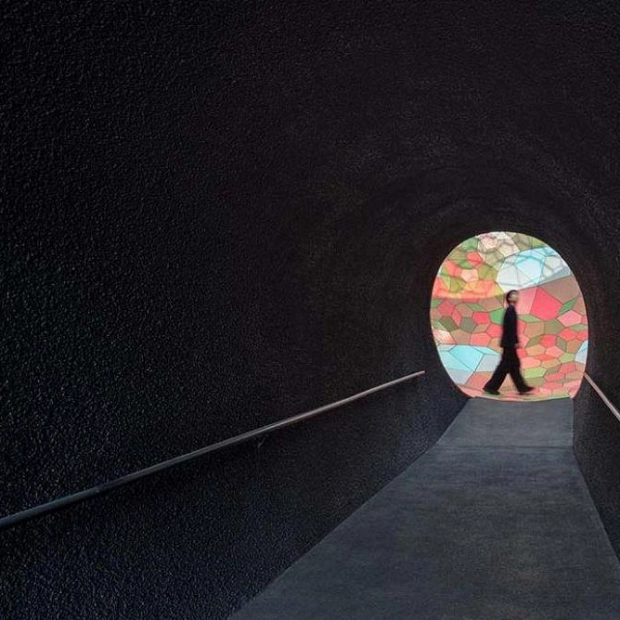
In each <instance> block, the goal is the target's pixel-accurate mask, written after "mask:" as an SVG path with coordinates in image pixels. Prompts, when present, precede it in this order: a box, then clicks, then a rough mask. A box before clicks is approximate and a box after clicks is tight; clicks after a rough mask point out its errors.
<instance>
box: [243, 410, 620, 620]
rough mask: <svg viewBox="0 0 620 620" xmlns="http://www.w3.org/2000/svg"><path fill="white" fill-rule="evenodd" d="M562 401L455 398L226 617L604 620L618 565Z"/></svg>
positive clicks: (609, 613)
mask: <svg viewBox="0 0 620 620" xmlns="http://www.w3.org/2000/svg"><path fill="white" fill-rule="evenodd" d="M572 406H573V405H572V401H571V400H570V399H557V400H549V401H535V402H521V403H519V402H498V401H495V400H493V399H484V398H476V399H472V400H470V401H468V403H467V405H466V406H465V407H464V408H463V410H462V412H461V413H460V414H459V416H458V417H457V418H456V420H455V421H454V423H453V424H452V425H451V426H450V428H449V429H448V430H447V431H446V433H445V434H444V435H443V437H442V438H441V440H440V441H439V442H438V443H437V444H436V445H435V446H434V447H433V448H432V449H431V450H429V451H428V452H427V453H426V454H424V455H423V456H422V457H420V458H419V459H418V460H417V461H416V462H415V463H414V464H413V465H412V466H411V467H409V468H408V469H407V470H406V471H405V472H403V473H402V474H401V475H400V476H398V477H397V478H396V479H395V480H394V481H392V482H391V483H390V484H388V485H387V486H386V487H385V488H384V489H383V490H382V491H380V492H379V493H378V494H377V495H375V496H374V497H373V498H372V499H370V500H369V501H368V502H366V503H365V504H364V505H363V506H362V507H361V508H360V509H359V510H357V511H356V512H355V513H354V514H353V515H351V517H349V518H348V519H347V520H346V521H344V522H343V523H342V524H340V525H339V526H338V527H337V528H336V529H335V530H334V531H333V532H331V533H330V534H329V535H328V536H327V537H326V538H324V539H323V540H322V541H321V542H320V543H319V544H318V545H316V546H315V547H314V548H313V549H312V550H311V551H310V552H309V553H307V554H306V555H305V556H303V557H302V558H301V559H300V560H299V561H297V562H296V563H295V564H294V565H293V566H292V567H291V568H289V569H288V570H287V571H286V572H284V573H283V574H282V575H281V576H280V577H279V578H277V579H276V580H275V581H274V582H273V583H272V584H271V585H270V586H269V587H268V588H267V589H266V590H265V591H263V592H262V593H261V594H260V595H259V596H258V597H257V598H255V599H254V600H253V601H251V602H250V603H249V604H248V605H247V606H246V607H244V608H243V609H242V610H241V611H240V612H239V613H237V614H236V615H235V616H234V618H235V620H246V619H247V620H261V619H265V620H267V619H269V620H272V619H276V618H281V619H283V620H284V619H286V620H306V619H307V620H310V619H313V620H319V619H345V618H346V619H351V620H353V619H355V620H363V619H385V620H392V619H400V618H412V619H426V618H427V619H429V620H430V619H433V620H438V619H446V620H447V619H472V620H473V619H476V620H477V619H487V618H488V619H498V620H504V619H513V618H514V619H515V620H517V619H518V620H525V619H530V618H531V619H537V618H540V619H556V618H557V619H558V620H560V619H561V620H569V619H570V620H572V619H584V620H594V619H603V618H605V619H607V618H608V619H610V620H611V619H615V620H617V619H618V618H620V565H619V563H618V560H617V558H616V556H615V554H614V552H613V550H612V548H611V545H610V544H609V541H608V540H607V537H606V534H605V531H604V529H603V526H602V524H601V522H600V520H599V518H598V514H597V512H596V509H595V507H594V505H593V504H592V501H591V499H590V496H589V494H588V491H587V488H586V486H585V483H584V481H583V479H582V476H581V474H580V472H579V469H578V466H577V463H576V461H575V458H574V456H573V452H572V447H571V441H572Z"/></svg>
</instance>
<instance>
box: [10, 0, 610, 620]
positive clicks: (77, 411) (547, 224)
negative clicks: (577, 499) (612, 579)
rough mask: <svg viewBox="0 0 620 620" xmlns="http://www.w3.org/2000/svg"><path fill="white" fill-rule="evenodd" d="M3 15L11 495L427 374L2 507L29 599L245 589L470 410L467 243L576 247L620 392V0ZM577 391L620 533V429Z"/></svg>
mask: <svg viewBox="0 0 620 620" xmlns="http://www.w3.org/2000/svg"><path fill="white" fill-rule="evenodd" d="M465 5H467V6H465ZM1 10H2V25H3V28H2V43H3V49H5V50H6V52H5V53H4V54H3V62H2V65H1V69H0V70H1V71H2V74H1V78H2V81H1V84H2V90H3V92H2V97H1V98H0V106H2V107H1V109H2V132H3V140H2V145H3V161H2V184H3V188H4V190H5V191H4V192H3V194H4V196H5V198H4V199H3V200H2V202H0V209H1V214H2V223H3V225H2V236H3V242H2V244H1V246H0V248H1V250H0V251H1V252H2V272H1V277H2V296H1V300H2V301H1V303H2V313H1V317H0V320H1V321H2V326H1V327H2V328H1V330H0V347H1V348H0V352H1V355H2V366H1V369H0V372H1V373H2V376H1V381H0V386H1V390H2V393H1V397H2V400H1V407H2V409H1V417H0V425H1V426H0V431H1V436H2V443H1V445H0V454H1V458H0V463H1V464H2V469H1V476H2V493H1V496H0V508H1V514H8V513H10V512H13V511H16V510H19V509H21V508H24V507H28V506H31V505H35V504H37V503H39V502H43V501H46V500H48V499H51V498H53V497H56V496H58V495H61V494H64V493H67V492H72V491H76V490H79V489H81V488H83V487H85V486H90V485H93V484H95V483H97V482H100V481H102V480H108V479H110V478H113V477H116V476H118V475H122V474H124V473H127V472H129V471H132V470H134V469H136V468H139V467H143V466H147V465H150V464H152V463H155V462H157V461H159V460H161V459H164V458H168V457H171V456H175V455H177V454H180V453H182V452H186V451H189V450H192V449H195V448H198V447H200V446H203V445H205V444H207V443H210V442H212V441H216V440H219V439H222V438H225V437H228V436H231V435H233V434H236V433H238V432H242V431H245V430H249V429H251V428H254V427H256V426H259V425H262V424H265V423H268V422H271V421H274V420H277V419H280V418H283V417H286V416H288V415H292V414H294V413H297V412H300V411H303V410H305V409H308V408H311V407H314V406H318V405H321V404H324V403H327V402H330V401H332V400H336V399H338V398H341V397H344V396H347V395H349V394H352V393H354V392H357V391H359V390H362V389H365V388H367V387H371V386H373V385H376V384H378V383H382V382H383V381H386V380H389V379H392V378H395V377H397V376H400V375H402V374H405V373H407V372H413V371H416V370H419V369H426V370H427V375H426V377H425V378H423V379H421V380H419V381H417V382H415V383H411V384H407V385H402V386H399V387H397V388H394V389H393V390H390V391H389V392H385V393H382V394H378V395H375V396H373V397H371V398H369V399H368V400H366V401H362V402H360V403H357V404H355V405H352V406H350V407H347V408H345V409H343V410H341V411H339V412H336V413H334V414H332V415H327V416H325V417H323V418H320V419H316V420H314V421H312V422H308V423H307V424H304V425H302V426H298V427H295V428H292V429H290V430H287V431H283V432H281V433H279V434H277V435H274V436H271V437H269V438H268V439H267V440H266V441H265V443H264V444H262V445H258V444H257V445H248V446H244V447H240V448H237V449H235V450H232V451H230V452H228V453H226V454H221V455H218V456H214V457H211V458H205V459H203V460H202V461H201V462H199V463H195V464H192V465H187V466H183V467H180V468H178V469H176V470H174V471H171V472H169V473H166V474H162V475H159V476H156V477H153V478H151V479H149V480H148V481H144V482H141V483H138V484H136V485H133V486H131V487H127V488H125V489H124V490H122V491H119V492H117V493H113V494H110V495H107V496H105V497H102V498H100V499H98V500H95V501H92V502H89V503H85V504H82V505H80V506H77V507H75V508H72V509H70V510H67V511H64V512H62V513H58V514H56V515H53V516H50V517H46V518H43V519H39V520H36V521H32V522H29V523H27V524H25V525H22V526H19V527H16V528H14V529H11V530H7V531H4V532H0V556H1V557H2V563H1V566H2V569H1V571H0V616H1V617H3V618H4V617H6V618H16V619H17V618H18V619H20V620H22V619H26V618H46V619H47V618H63V619H65V618H93V617H96V618H127V619H132V620H134V619H137V618H149V619H152V618H204V617H209V618H220V617H225V616H226V615H227V614H228V613H229V612H231V611H232V610H233V609H235V608H237V607H239V606H241V605H242V604H243V602H244V601H246V600H247V599H248V598H249V597H251V596H252V595H253V594H254V593H255V592H256V591H258V590H259V589H260V588H261V587H262V586H264V585H265V584H266V583H267V582H268V581H270V580H271V579H272V578H273V577H274V576H275V575H276V574H277V573H278V572H279V571H280V570H282V569H283V568H285V567H286V566H287V565H289V564H290V563H291V562H292V561H293V560H294V559H296V557H298V556H299V555H300V554H301V553H303V552H304V551H305V550H307V549H308V548H309V547H310V546H311V545H312V544H314V543H315V542H316V541H317V540H319V539H320V538H321V537H322V536H323V535H325V534H326V533H327V532H328V531H329V530H330V529H331V528H332V527H333V526H334V525H336V524H337V523H338V522H339V521H340V520H342V519H343V518H344V517H346V516H347V515H348V514H349V513H350V512H351V511H352V510H353V509H354V508H355V507H357V506H358V505H359V504H360V503H361V502H363V501H364V500H365V499H367V498H368V497H370V496H371V495H372V494H373V493H374V492H376V491H377V490H378V489H379V488H380V487H381V486H382V485H383V484H385V482H387V481H388V480H389V479H391V478H392V477H393V476H394V475H395V474H396V473H398V472H399V471H401V470H402V469H403V468H404V467H405V466H406V465H407V464H408V463H410V462H411V461H412V460H413V459H414V458H415V457H416V456H417V455H419V454H420V453H421V452H422V451H423V450H424V449H426V448H427V447H428V446H429V445H430V444H431V443H432V442H433V441H434V440H435V439H436V438H437V437H438V436H439V434H440V433H441V432H442V430H443V429H444V428H445V426H446V425H447V424H448V423H449V422H450V421H451V420H452V418H453V417H454V415H455V414H456V413H457V411H458V409H459V408H460V406H461V405H462V403H463V400H464V399H463V396H462V395H461V394H459V393H458V392H457V391H456V390H455V388H454V387H453V386H452V384H451V383H450V381H449V379H448V377H447V375H446V374H445V372H444V371H443V369H442V368H441V367H440V364H439V360H438V357H437V353H436V351H435V348H434V345H433V342H432V338H431V333H430V326H429V319H428V304H429V297H430V291H431V285H432V280H433V276H434V274H435V273H436V270H437V268H438V267H439V265H440V263H441V261H442V260H443V258H444V257H445V256H446V255H447V253H448V252H449V251H450V249H451V248H452V247H453V246H454V245H456V244H457V243H458V242H459V241H461V240H462V239H464V238H466V237H467V236H470V235H473V234H476V233H479V232H483V231H486V230H492V229H505V230H517V231H521V232H525V233H530V234H533V235H535V236H537V237H539V238H541V239H543V240H545V241H547V242H548V243H550V244H551V245H552V246H553V247H554V248H556V249H557V250H558V251H559V252H560V253H561V254H562V255H563V256H564V257H565V258H566V260H567V261H568V262H569V264H570V266H571V268H572V270H573V272H574V273H575V275H576V277H577V278H578V281H579V284H580V286H581V289H582V292H583V294H584V297H585V301H586V304H587V309H588V317H589V320H590V336H591V345H590V358H589V360H588V371H589V372H590V373H591V374H592V375H593V376H594V378H595V379H596V380H598V381H599V382H600V383H601V385H602V386H603V387H604V389H606V390H607V391H608V393H609V395H610V397H611V398H612V399H613V400H615V402H620V389H619V388H618V381H617V376H618V369H619V368H620V352H619V347H618V344H619V340H620V336H619V335H618V332H617V330H616V329H615V320H616V316H617V310H618V302H617V299H618V298H619V295H620V281H619V279H618V271H619V268H620V249H619V244H618V240H617V236H618V234H619V233H620V212H619V211H618V198H619V194H620V183H619V180H620V174H619V172H620V170H619V168H620V164H619V162H620V159H619V155H620V153H619V148H618V147H619V142H618V129H617V126H616V125H617V111H618V109H619V104H620V95H619V94H618V91H617V84H618V78H619V77H620V76H619V73H620V69H619V65H618V61H619V60H620V49H619V44H618V38H617V28H618V25H619V22H620V12H619V9H618V8H617V6H616V3H614V2H608V3H578V2H572V3H571V2H565V1H563V2H549V3H545V6H539V7H535V6H534V5H531V4H530V3H514V2H509V1H508V0H506V1H500V2H475V3H453V2H426V3H421V2H419V3H418V2H396V1H395V0H382V1H381V2H364V3H359V2H352V1H351V2H333V3H329V4H325V5H321V6H319V5H315V4H311V3H286V2H279V3H278V2H272V3H254V2H247V1H246V2H236V3H235V2H227V3H223V2H219V3H216V2H211V3H200V2H190V1H186V2H146V1H134V2H105V3H99V2H91V1H82V2H74V3H69V2H67V3H62V7H61V6H60V5H58V6H53V5H52V4H51V3H42V4H40V5H35V4H34V3H31V2H26V1H25V0H23V1H13V2H6V3H4V4H3V5H2V9H1ZM577 402H578V406H577V418H576V422H577V424H576V429H577V437H576V447H577V452H578V456H579V458H580V461H581V463H582V466H583V468H584V472H585V473H586V476H587V478H588V481H589V483H590V485H591V488H592V489H593V495H594V496H595V499H597V501H598V503H599V505H600V506H601V512H602V515H603V517H604V519H605V523H606V525H607V527H608V529H609V531H610V534H611V538H612V540H613V541H614V542H615V544H616V548H617V549H620V522H619V521H618V520H617V518H615V516H614V515H615V513H616V512H617V506H618V501H617V500H618V499H619V495H620V486H619V483H618V482H617V481H618V480H620V476H618V470H619V468H620V454H618V452H617V450H616V449H615V448H614V446H615V445H616V444H617V443H618V442H619V441H620V427H616V426H614V425H613V424H610V423H609V415H608V413H607V412H606V410H605V409H604V408H603V407H601V406H600V403H599V402H598V401H597V399H596V396H595V395H592V393H591V392H590V391H589V388H585V387H584V388H583V389H582V390H581V391H580V393H579V395H578V397H577ZM614 439H615V442H616V443H614Z"/></svg>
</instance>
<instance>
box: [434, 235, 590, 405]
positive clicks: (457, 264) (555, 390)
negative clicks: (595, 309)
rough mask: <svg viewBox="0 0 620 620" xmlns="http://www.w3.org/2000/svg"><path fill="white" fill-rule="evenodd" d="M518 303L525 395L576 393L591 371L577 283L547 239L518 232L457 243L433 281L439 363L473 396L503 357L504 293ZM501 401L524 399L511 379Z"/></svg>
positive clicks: (519, 351) (502, 390)
mask: <svg viewBox="0 0 620 620" xmlns="http://www.w3.org/2000/svg"><path fill="white" fill-rule="evenodd" d="M510 290H517V291H519V299H518V302H517V304H516V310H517V316H518V320H517V332H518V338H519V342H520V347H519V348H517V355H518V357H519V361H520V364H521V373H522V375H523V377H524V379H525V382H526V383H527V384H529V385H531V386H533V387H534V388H535V390H534V391H533V392H532V393H530V394H528V395H527V399H528V400H531V399H547V398H562V397H567V396H570V397H574V396H575V394H576V393H577V391H578V389H579V386H580V385H581V381H582V379H583V373H584V370H585V364H586V357H587V353H588V319H587V313H586V307H585V302H584V299H583V295H582V294H581V290H580V288H579V284H578V283H577V280H576V278H575V276H574V275H573V273H572V271H571V269H570V267H569V266H568V264H567V263H566V261H565V260H564V259H563V258H562V257H561V256H560V254H559V253H558V252H557V251H556V250H554V249H553V248H552V247H550V246H549V245H548V244H547V243H545V242H544V241H542V240H540V239H537V238H535V237H532V236H531V235H527V234H523V233H518V232H486V233H483V234H479V235H476V236H475V237H471V238H469V239H466V240H465V241H463V242H461V243H459V245H457V246H456V247H455V248H454V249H453V250H452V251H451V252H450V253H449V254H448V256H447V257H446V258H445V260H444V261H443V263H442V264H441V267H440V268H439V271H438V272H437V276H436V278H435V281H434V285H433V291H432V297H431V308H430V319H431V328H432V332H433V338H434V340H435V344H436V345H437V350H438V353H439V357H440V359H441V362H442V364H443V366H444V368H445V369H446V371H447V372H448V374H449V375H450V378H451V379H452V380H453V381H454V383H455V384H456V385H457V386H458V387H459V388H460V389H461V390H462V391H463V392H465V393H466V394H467V395H469V396H486V394H485V392H484V391H483V387H484V385H485V384H486V383H487V381H488V380H489V379H490V377H491V375H492V374H493V372H494V370H495V369H496V367H497V366H498V364H499V362H500V359H501V352H502V348H501V347H500V343H501V336H502V325H503V318H504V313H505V309H506V301H505V298H506V294H507V293H508V292H509V291H510ZM499 397H500V398H502V399H505V400H519V399H522V398H523V396H522V395H520V394H519V392H518V391H517V388H516V386H515V385H514V383H513V381H512V379H511V378H510V376H508V377H507V378H506V380H505V381H504V383H503V385H502V386H501V388H500V395H499Z"/></svg>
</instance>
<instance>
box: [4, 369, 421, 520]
mask: <svg viewBox="0 0 620 620" xmlns="http://www.w3.org/2000/svg"><path fill="white" fill-rule="evenodd" d="M423 374H425V371H424V370H420V371H419V372H414V373H413V374H410V375H406V376H405V377H401V378H400V379H394V380H393V381H388V382H387V383H383V384H381V385H378V386H376V387H374V388H370V389H369V390H365V391H363V392H359V393H358V394H354V395H353V396H349V397H347V398H343V399H342V400H339V401H336V402H334V403H330V404H329V405H323V406H322V407H318V408H317V409H312V410H310V411H306V412H305V413H299V414H297V415H294V416H292V417H290V418H286V419H285V420H280V421H279V422H273V423H272V424H267V425H266V426H261V427H260V428H257V429H254V430H252V431H248V432H246V433H241V434H240V435H235V436H234V437H229V438H228V439H224V440H223V441H218V442H217V443H214V444H211V445H209V446H206V447H204V448H200V449H198V450H194V451H193V452H188V453H187V454H182V455H180V456H176V457H174V458H171V459H168V460H166V461H162V462H161V463H157V464H156V465H151V466H150V467H145V468H144V469H140V470H138V471H134V472H132V473H131V474H127V475H125V476H121V477H120V478H116V479H115V480H110V481H109V482H104V483H103V484H99V485H97V486H94V487H91V488H89V489H85V490H84V491H79V492H78V493H72V494H71V495H65V496H64V497H59V498H58V499H54V500H52V501H50V502H47V503H45V504H40V505H39V506H34V507H33V508H27V509H26V510H21V511H20V512H16V513H14V514H11V515H7V516H5V517H2V518H0V529H2V528H7V527H11V526H13V525H17V524H18V523H21V522H22V521H26V520H27V519H32V518H34V517H39V516H42V515H44V514H47V513H49V512H53V511H55V510H59V509H61V508H65V507H67V506H70V505H71V504H76V503H78V502H83V501H84V500H87V499H90V498H92V497H96V496H98V495H102V494H103V493H108V492H109V491H112V490H114V489H118V488H119V487H122V486H125V485H126V484H129V483H130V482H135V481H136V480H139V479H140V478H145V477H146V476H150V475H152V474H155V473H157V472H160V471H163V470H165V469H170V468H171V467H174V466H175V465H180V464H181V463H187V462H188V461H191V460H193V459H196V458H198V457H200V456H204V455H205V454H209V453H211V452H216V451H218V450H222V449H223V448H228V447H230V446H234V445H237V444H240V443H244V442H246V441H249V440H251V439H256V438H257V437H262V436H263V435H266V434H267V433H271V432H272V431H275V430H277V429H279V428H284V427H287V426H292V425H293V424H297V423H298V422H302V421H303V420H307V419H308V418H312V417H314V416H316V415H319V414H320V413H324V412H326V411H329V410H331V409H335V408H336V407H341V406H342V405H346V404H348V403H352V402H353V401H355V400H359V399H360V398H364V397H366V396H369V395H370V394H374V393H375V392H379V391H380V390H385V389H386V388H389V387H392V386H393V385H396V384H398V383H403V382H404V381H409V380H411V379H414V378H416V377H420V376H421V375H423Z"/></svg>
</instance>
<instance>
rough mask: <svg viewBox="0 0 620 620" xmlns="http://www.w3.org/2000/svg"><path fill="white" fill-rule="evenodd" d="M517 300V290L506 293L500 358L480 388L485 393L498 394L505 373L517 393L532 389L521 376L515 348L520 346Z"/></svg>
mask: <svg viewBox="0 0 620 620" xmlns="http://www.w3.org/2000/svg"><path fill="white" fill-rule="evenodd" d="M517 301H519V292H518V291H514V290H512V291H508V292H507V293H506V302H507V303H508V307H507V308H506V312H505V313H504V325H503V330H502V340H501V342H500V346H501V347H502V349H503V353H502V359H501V361H500V363H499V366H498V367H497V368H496V369H495V372H494V373H493V376H492V377H491V378H490V379H489V380H488V381H487V383H486V385H485V386H484V388H482V389H483V390H484V391H485V392H486V393H487V394H495V395H497V394H499V387H500V386H501V384H502V383H503V382H504V379H505V378H506V375H507V374H510V376H511V378H512V380H513V382H514V384H515V387H516V388H517V390H519V394H527V393H528V392H531V391H532V390H533V389H534V388H533V387H532V386H531V385H527V383H525V381H524V380H523V377H522V376H521V361H520V360H519V356H518V355H517V348H518V347H519V346H521V345H520V344H519V335H518V333H517V310H516V308H515V306H516V304H517Z"/></svg>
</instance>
